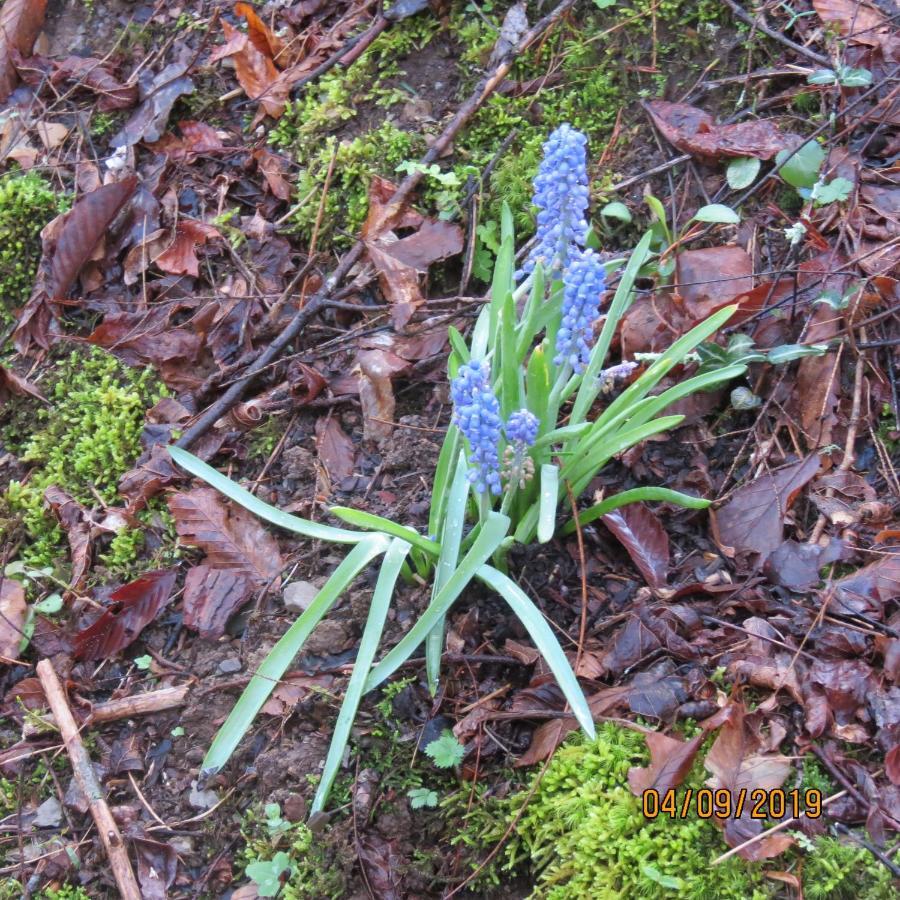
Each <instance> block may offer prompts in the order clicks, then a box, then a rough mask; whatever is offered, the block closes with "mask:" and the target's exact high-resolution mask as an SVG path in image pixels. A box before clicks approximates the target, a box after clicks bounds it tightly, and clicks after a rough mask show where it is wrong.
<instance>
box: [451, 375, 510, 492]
mask: <svg viewBox="0 0 900 900" xmlns="http://www.w3.org/2000/svg"><path fill="white" fill-rule="evenodd" d="M450 396H451V397H452V399H453V421H454V422H455V423H456V425H458V426H459V430H460V431H461V432H462V433H463V435H464V436H465V438H466V440H467V441H468V442H469V446H470V448H471V452H470V454H469V465H470V466H471V467H472V468H471V469H470V470H469V480H470V481H471V482H472V484H473V485H474V487H475V490H476V491H477V492H478V493H479V494H483V493H485V491H490V493H492V494H499V493H500V454H499V451H498V449H497V445H498V444H499V443H500V432H501V430H502V422H501V420H500V403H499V402H498V400H497V398H496V397H495V396H494V392H493V391H492V390H491V370H490V366H488V365H487V363H485V362H482V361H481V360H478V359H473V360H472V361H471V362H468V363H466V364H465V365H462V366H460V368H459V372H458V373H457V375H456V378H454V379H453V381H452V382H451V384H450Z"/></svg>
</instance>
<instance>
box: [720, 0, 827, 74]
mask: <svg viewBox="0 0 900 900" xmlns="http://www.w3.org/2000/svg"><path fill="white" fill-rule="evenodd" d="M725 3H726V4H727V5H728V6H729V7H730V8H731V11H732V12H733V13H734V14H735V15H736V16H737V17H738V18H739V19H741V20H742V21H743V22H746V23H747V24H748V25H752V26H753V27H754V28H758V29H759V30H760V31H761V32H762V33H763V34H766V35H768V36H769V37H770V38H772V40H773V41H778V43H779V44H783V45H784V46H785V47H787V48H789V49H790V50H793V51H794V53H799V54H800V55H801V56H805V57H806V58H807V59H809V60H812V62H814V63H815V64H816V65H819V66H824V67H825V68H828V69H830V68H831V60H830V59H828V57H827V56H821V55H820V54H818V53H816V52H815V50H810V49H809V48H808V47H804V46H803V45H802V44H797V43H795V42H794V41H792V40H791V39H790V38H788V37H785V36H784V35H783V34H782V33H781V32H780V31H776V30H775V29H774V28H770V27H769V26H768V25H767V24H766V22H765V20H764V19H763V17H762V15H761V14H760V15H759V16H758V17H757V18H754V17H753V16H751V15H750V13H748V12H747V10H745V9H744V8H743V7H742V6H740V5H739V4H737V3H735V2H734V0H725Z"/></svg>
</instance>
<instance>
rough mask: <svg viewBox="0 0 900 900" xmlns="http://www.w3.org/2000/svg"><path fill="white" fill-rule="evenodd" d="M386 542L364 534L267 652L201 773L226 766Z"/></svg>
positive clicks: (224, 725) (376, 536)
mask: <svg viewBox="0 0 900 900" xmlns="http://www.w3.org/2000/svg"><path fill="white" fill-rule="evenodd" d="M389 542H390V541H389V539H388V538H386V537H385V536H384V535H382V534H367V535H365V536H364V537H363V539H362V540H361V541H360V542H359V543H358V544H357V545H356V546H355V547H354V548H353V549H352V550H351V551H350V552H349V553H348V554H347V556H346V558H345V559H344V561H343V562H342V563H341V564H340V565H339V566H338V567H337V569H335V570H334V572H333V573H332V575H331V577H330V578H329V579H328V581H326V582H325V584H323V585H322V588H321V589H320V590H319V593H318V594H316V596H315V598H314V599H313V601H312V603H311V604H310V605H309V606H308V607H307V608H306V609H305V610H304V611H303V613H302V614H301V616H300V618H298V619H297V621H296V622H294V624H293V625H291V627H290V628H288V630H287V631H286V632H285V633H284V635H283V637H282V638H281V640H279V641H278V643H277V644H275V646H274V647H273V648H272V649H271V651H269V655H268V656H267V657H266V658H265V660H263V662H262V664H261V665H260V667H259V669H257V672H256V674H255V675H254V676H253V678H251V679H250V683H249V684H248V685H247V687H246V688H245V690H244V693H243V694H241V696H240V699H239V700H238V702H237V703H235V705H234V708H233V709H232V710H231V713H230V714H229V716H228V718H227V719H226V720H225V723H224V724H223V725H222V727H221V728H220V729H219V733H218V734H217V735H216V737H215V739H214V740H213V742H212V745H211V746H210V748H209V750H208V751H207V752H206V757H205V758H204V760H203V765H202V767H201V768H202V770H203V772H204V773H205V774H209V773H212V772H217V771H218V770H219V769H221V768H222V766H224V765H225V763H227V762H228V760H229V758H230V757H231V754H232V753H234V750H235V747H237V745H238V744H239V743H240V741H241V738H242V737H243V736H244V735H245V734H246V733H247V731H248V729H249V728H250V726H251V725H252V724H253V720H254V719H255V718H256V715H257V713H258V712H259V711H260V709H262V705H263V703H265V702H266V700H267V699H268V697H269V694H271V693H272V691H273V689H274V688H275V686H276V685H277V684H278V680H279V679H280V678H281V676H282V675H284V673H285V672H286V671H287V668H288V666H289V665H290V664H291V661H292V660H293V659H294V657H295V656H296V655H297V654H298V653H299V652H300V648H301V647H302V646H303V642H304V641H305V640H306V639H307V638H308V637H309V635H310V633H311V632H312V630H313V628H315V627H316V625H318V624H319V621H320V620H321V618H322V617H323V616H324V615H325V613H326V612H328V610H329V609H331V607H332V605H333V604H334V602H335V601H336V600H337V599H338V597H340V595H341V594H342V593H343V592H344V590H345V589H346V588H347V586H348V585H349V584H350V582H352V581H353V579H354V578H356V576H357V575H358V574H359V573H360V572H361V571H362V570H363V569H364V568H365V567H366V566H367V565H368V564H369V563H370V562H371V561H372V560H373V559H375V557H376V556H379V555H380V554H382V553H384V552H385V551H386V550H387V548H388V544H389Z"/></svg>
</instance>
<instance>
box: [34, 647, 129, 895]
mask: <svg viewBox="0 0 900 900" xmlns="http://www.w3.org/2000/svg"><path fill="white" fill-rule="evenodd" d="M37 675H38V678H39V679H40V681H41V687H43V689H44V695H45V696H46V698H47V703H48V704H49V706H50V710H51V712H52V713H53V716H54V718H55V719H56V722H57V725H58V726H59V730H60V734H62V738H63V741H65V744H66V750H67V751H68V753H69V759H70V761H71V763H72V771H73V773H74V774H75V780H76V782H77V783H78V786H79V787H80V788H81V791H82V793H83V794H84V795H85V797H87V799H88V805H89V808H90V811H91V816H93V819H94V822H95V824H96V825H97V831H98V833H99V835H100V840H101V841H102V843H103V847H104V849H105V850H106V855H107V857H108V858H109V865H110V868H111V869H112V873H113V877H114V878H115V879H116V885H117V886H118V888H119V896H120V897H122V898H124V900H141V891H140V888H139V887H138V883H137V879H136V878H135V877H134V871H133V869H132V868H131V861H130V860H129V859H128V851H127V850H126V849H125V844H124V843H123V842H122V835H121V833H120V831H119V826H118V825H117V824H116V820H115V819H114V818H113V816H112V813H111V812H110V811H109V806H107V804H106V800H105V799H104V797H103V789H102V788H101V787H100V782H99V781H97V776H96V775H95V774H94V767H93V765H92V764H91V758H90V756H88V752H87V750H85V748H84V744H83V743H82V740H81V734H80V733H79V731H78V725H77V724H76V723H75V719H74V718H73V717H72V710H71V709H70V708H69V701H68V700H67V699H66V695H65V692H64V691H63V687H62V684H60V681H59V677H58V676H57V674H56V670H55V669H54V668H53V664H52V663H51V662H50V660H49V659H42V660H41V661H40V662H39V663H38V664H37Z"/></svg>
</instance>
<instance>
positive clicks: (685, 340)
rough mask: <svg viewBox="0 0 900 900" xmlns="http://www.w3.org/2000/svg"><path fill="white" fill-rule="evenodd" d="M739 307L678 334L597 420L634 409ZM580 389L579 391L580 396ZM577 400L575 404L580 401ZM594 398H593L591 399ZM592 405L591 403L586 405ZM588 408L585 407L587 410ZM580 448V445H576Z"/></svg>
mask: <svg viewBox="0 0 900 900" xmlns="http://www.w3.org/2000/svg"><path fill="white" fill-rule="evenodd" d="M736 311H737V306H736V305H732V306H726V307H724V308H723V309H720V310H719V311H718V312H716V313H713V314H712V315H711V316H710V317H709V318H707V319H704V320H703V321H702V322H701V323H700V324H699V325H695V326H694V327H693V328H692V329H691V330H690V331H689V332H688V333H687V334H685V335H682V336H681V337H680V338H678V340H677V341H675V343H673V344H672V345H671V346H670V347H668V348H666V350H665V351H664V352H663V354H662V355H661V356H660V357H659V359H657V360H656V362H654V363H653V365H651V366H650V368H649V369H647V371H646V372H644V373H643V374H642V375H641V376H640V377H639V378H638V379H637V380H636V381H635V382H634V383H633V384H630V385H628V387H627V388H625V390H624V391H622V393H621V394H619V396H618V397H616V399H615V400H613V402H612V403H610V405H609V406H608V407H607V408H606V409H605V410H603V415H602V416H600V418H599V419H598V420H597V422H598V424H599V423H601V422H603V423H605V422H606V421H608V420H610V419H612V418H613V417H615V416H618V415H621V413H622V412H623V411H627V410H629V409H631V408H632V407H633V406H634V404H635V403H636V402H637V401H638V400H642V399H645V398H646V396H647V394H648V393H649V392H650V391H651V390H653V388H654V387H656V385H657V384H659V382H660V381H661V380H662V379H663V378H664V377H665V376H666V375H667V374H668V373H669V371H671V370H672V369H673V368H674V367H675V366H677V365H678V364H679V363H682V362H683V361H684V358H685V357H686V356H687V355H688V353H690V352H691V351H692V350H693V349H694V348H695V347H696V346H697V345H698V344H700V343H702V342H703V341H705V340H706V339H707V338H708V337H709V336H710V335H711V334H714V333H715V332H716V331H718V330H719V329H720V328H721V327H722V326H723V325H724V324H725V323H726V322H727V321H728V320H729V319H730V318H731V317H732V316H733V315H734V314H735V312H736ZM580 395H581V392H580V391H579V397H580ZM577 402H578V401H577V400H576V404H577ZM591 402H593V400H591ZM589 408H590V404H588V407H587V409H589ZM586 411H587V410H585V412H586ZM571 419H572V421H573V422H575V421H576V418H575V413H574V411H573V413H572V417H571ZM591 437H592V435H591V434H588V436H587V437H586V438H582V439H581V442H580V443H582V444H583V443H584V442H585V441H586V440H590V439H591ZM577 449H578V450H579V451H580V450H581V449H582V447H581V446H579V447H578V448H577Z"/></svg>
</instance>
